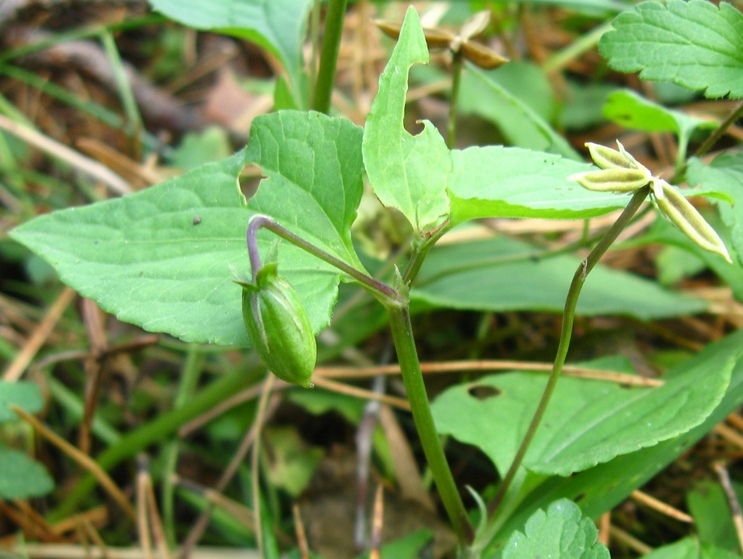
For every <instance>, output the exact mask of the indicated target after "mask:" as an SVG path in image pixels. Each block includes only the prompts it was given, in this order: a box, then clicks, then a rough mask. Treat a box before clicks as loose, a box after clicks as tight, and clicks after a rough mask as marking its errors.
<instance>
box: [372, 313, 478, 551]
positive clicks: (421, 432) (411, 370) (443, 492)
mask: <svg viewBox="0 0 743 559" xmlns="http://www.w3.org/2000/svg"><path fill="white" fill-rule="evenodd" d="M386 308H387V313H388V315H389V317H390V328H391V330H392V339H393V340H394V343H395V349H396V351H397V360H398V362H399V364H400V370H401V371H402V378H403V382H404V383H405V390H406V391H407V396H408V401H409V402H410V408H411V410H412V412H413V421H414V422H415V428H416V430H417V431H418V437H419V438H420V442H421V445H422V447H423V453H424V454H425V455H426V460H427V462H428V467H429V468H430V469H431V473H432V474H433V479H434V482H435V483H436V488H437V489H438V492H439V495H440V497H441V502H442V503H443V505H444V509H446V513H447V515H448V516H449V520H450V521H451V523H452V527H453V528H454V532H455V533H456V534H457V538H458V539H459V543H460V546H461V547H465V546H467V545H469V543H470V542H471V541H472V538H473V530H472V526H471V525H470V522H469V518H468V516H467V510H466V509H465V508H464V503H463V502H462V499H461V497H460V496H459V491H458V490H457V485H456V483H455V482H454V476H453V475H452V473H451V469H450V468H449V464H448V463H447V461H446V456H445V455H444V449H443V447H442V446H441V441H440V439H439V434H438V432H437V431H436V426H435V425H434V422H433V416H432V415H431V408H430V406H429V404H428V394H427V393H426V386H425V384H424V383H423V374H422V373H421V368H420V363H419V361H418V353H417V351H416V348H415V340H414V339H413V329H412V325H411V324H410V312H409V308H408V303H407V301H405V302H402V303H401V302H397V303H390V304H388V305H386Z"/></svg>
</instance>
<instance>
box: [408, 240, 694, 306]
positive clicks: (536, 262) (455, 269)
mask: <svg viewBox="0 0 743 559" xmlns="http://www.w3.org/2000/svg"><path fill="white" fill-rule="evenodd" d="M540 254H541V250H540V249H538V248H537V247H535V246H533V245H530V244H529V243H525V242H523V241H518V240H515V239H509V238H507V237H496V238H492V239H486V240H478V241H471V242H466V243H456V244H449V245H447V244H444V245H441V246H436V247H435V248H434V249H433V250H432V251H431V253H430V254H429V256H428V258H427V259H426V262H425V263H424V264H423V267H422V268H421V271H420V274H419V276H418V279H417V281H416V284H415V286H414V289H413V291H412V292H411V297H412V300H413V301H414V302H417V303H423V304H426V305H429V306H437V307H446V308H455V309H467V310H480V311H495V312H504V311H514V310H534V311H549V312H561V311H562V310H563V307H564V306H565V296H566V294H567V291H568V287H569V286H570V281H571V280H572V277H573V274H574V273H575V270H576V269H577V268H578V264H579V263H580V259H579V258H577V257H575V256H570V255H558V256H551V257H549V258H540ZM706 308H707V305H706V303H705V302H704V301H702V300H701V299H695V298H691V297H688V296H685V295H680V294H677V293H674V292H672V291H668V290H665V289H662V288H660V287H659V286H658V285H657V283H656V282H652V281H649V280H646V279H643V278H640V277H638V276H634V275H632V274H629V273H627V272H624V271H621V270H614V269H610V268H606V267H604V266H602V265H601V264H599V265H598V266H596V268H595V269H594V270H593V271H592V272H591V274H590V275H589V276H588V279H587V281H586V283H585V285H584V287H583V291H582V293H581V297H580V299H579V300H578V310H577V312H578V314H579V315H583V316H597V315H608V314H620V315H629V316H634V317H636V318H639V319H641V320H652V319H659V318H664V317H671V316H681V315H686V314H693V313H697V312H701V311H703V310H704V309H706Z"/></svg>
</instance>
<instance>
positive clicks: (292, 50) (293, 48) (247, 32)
mask: <svg viewBox="0 0 743 559" xmlns="http://www.w3.org/2000/svg"><path fill="white" fill-rule="evenodd" d="M150 4H152V7H153V8H154V9H155V10H157V11H158V12H162V13H163V14H165V15H166V16H168V17H169V18H171V19H174V20H175V21H178V22H180V23H183V24H184V25H188V26H189V27H193V28H194V29H210V30H214V31H220V32H222V33H226V34H229V35H233V36H235V37H240V38H242V39H247V40H249V41H252V42H254V43H256V44H258V45H260V46H262V47H263V48H265V49H268V50H269V51H270V52H272V53H273V54H275V55H276V56H278V58H279V60H281V62H282V63H283V64H284V67H285V68H286V69H287V71H288V73H289V75H290V76H292V79H293V80H298V77H299V74H300V72H301V70H302V51H301V48H302V43H303V41H304V29H305V25H306V21H307V14H308V13H309V9H310V6H311V5H312V0H219V1H214V0H188V2H183V1H182V0H150Z"/></svg>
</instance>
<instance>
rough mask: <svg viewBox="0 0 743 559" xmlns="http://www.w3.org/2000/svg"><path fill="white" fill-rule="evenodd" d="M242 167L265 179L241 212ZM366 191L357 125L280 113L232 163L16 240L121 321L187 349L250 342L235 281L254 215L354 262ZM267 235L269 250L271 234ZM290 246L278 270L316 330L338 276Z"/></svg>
mask: <svg viewBox="0 0 743 559" xmlns="http://www.w3.org/2000/svg"><path fill="white" fill-rule="evenodd" d="M279 154H280V156H279ZM247 163H255V164H257V165H260V166H261V168H262V170H263V173H264V175H266V176H267V177H268V180H266V181H264V183H263V184H262V185H261V186H260V188H259V190H258V194H256V195H255V197H254V198H252V199H251V201H250V203H249V204H247V206H246V203H245V199H244V197H243V196H242V194H241V193H240V190H239V187H238V182H237V178H238V174H239V173H240V170H241V169H242V167H243V166H244V165H245V164H247ZM361 189H362V183H361V129H359V128H358V127H356V126H354V125H353V124H352V123H350V122H349V121H347V120H344V119H332V118H329V117H326V116H324V115H320V114H318V113H300V112H279V113H273V114H270V115H266V116H263V117H260V118H258V119H256V121H255V122H254V123H253V126H252V128H251V139H250V142H249V145H248V148H246V149H245V150H243V151H241V152H239V153H237V154H236V155H234V156H232V157H231V158H229V159H226V160H224V161H221V162H218V163H212V164H208V165H205V166H203V167H199V168H197V169H194V170H193V171H190V172H188V173H187V174H185V175H183V176H182V177H179V178H176V179H173V180H170V181H167V182H165V183H162V184H160V185H157V186H155V187H152V188H149V189H147V190H144V191H142V192H139V193H137V194H134V195H131V196H127V197H125V198H121V199H117V200H110V201H106V202H102V203H99V204H94V205H91V206H87V207H83V208H72V209H68V210H62V211H59V212H54V213H52V214H49V215H45V216H41V217H39V218H36V219H34V220H32V221H30V222H28V223H26V224H24V225H22V226H20V227H18V228H16V229H14V230H13V231H11V233H10V235H11V236H12V237H13V238H14V239H16V240H18V241H20V242H21V243H23V244H25V245H27V246H28V247H29V248H31V249H32V250H33V251H34V252H36V253H38V254H39V255H41V256H42V257H43V258H44V259H46V260H47V261H48V262H49V263H50V264H52V265H53V266H54V267H55V268H56V270H57V272H58V273H59V275H60V277H61V278H62V281H64V282H65V283H67V284H68V285H70V286H72V287H73V288H75V289H76V290H77V291H79V292H80V293H81V294H82V295H83V296H85V297H90V298H92V299H94V300H95V301H97V302H98V303H99V304H100V305H101V307H102V308H104V309H105V310H107V311H109V312H112V313H114V314H116V315H117V316H118V317H119V318H120V319H121V320H124V321H127V322H132V323H134V324H137V325H139V326H141V327H143V328H144V329H146V330H150V331H154V332H166V333H169V334H171V335H173V336H176V337H178V338H181V339H183V340H184V341H189V342H204V343H218V344H224V345H247V344H248V339H247V334H246V332H245V329H244V326H243V322H242V311H241V290H240V287H239V286H238V285H237V284H235V283H234V282H233V281H232V280H233V279H234V278H235V277H236V276H238V277H239V276H241V275H243V276H247V275H248V274H249V266H248V259H247V252H246V244H245V231H246V227H247V222H248V219H249V218H250V216H251V215H253V213H255V212H260V213H263V214H267V215H269V216H273V217H276V219H277V220H278V221H279V222H280V223H282V224H283V225H285V226H286V227H287V228H289V229H291V230H293V231H294V232H295V233H298V234H302V235H303V236H304V235H307V236H310V238H312V239H313V240H315V241H316V242H317V244H318V245H319V246H320V247H321V248H323V249H325V250H326V251H328V252H330V253H332V254H334V255H337V256H338V257H339V258H342V259H345V260H347V261H349V263H350V264H352V265H357V263H358V260H357V259H356V258H355V256H354V254H353V249H352V247H351V246H350V238H349V236H348V232H347V231H346V230H345V229H344V228H345V225H346V224H347V223H349V222H350V221H352V219H353V215H354V212H355V210H356V205H357V204H358V201H359V198H360V195H361ZM262 233H266V234H265V235H262V236H260V239H261V244H262V245H264V251H265V250H266V248H267V247H266V246H265V245H268V244H272V243H273V242H274V241H275V237H271V236H270V235H269V234H268V233H267V232H262ZM284 245H285V244H284V243H282V245H281V247H280V249H279V271H280V273H281V274H282V275H284V276H286V277H287V279H288V280H289V281H290V282H291V283H292V285H293V286H294V288H295V289H296V291H297V294H298V296H299V298H300V300H301V301H302V303H303V305H304V306H305V308H306V310H307V313H308V315H309V317H310V321H311V323H312V325H313V328H314V329H315V330H319V329H320V328H322V327H323V326H324V325H325V324H327V322H328V321H329V318H330V312H331V309H332V306H333V303H334V301H335V299H336V296H337V285H338V281H339V273H338V271H337V270H335V269H334V268H331V267H330V266H329V265H327V264H325V263H323V262H321V261H319V260H318V259H317V258H315V257H312V256H310V255H308V254H307V253H305V252H303V251H300V250H298V249H295V248H294V247H291V246H284Z"/></svg>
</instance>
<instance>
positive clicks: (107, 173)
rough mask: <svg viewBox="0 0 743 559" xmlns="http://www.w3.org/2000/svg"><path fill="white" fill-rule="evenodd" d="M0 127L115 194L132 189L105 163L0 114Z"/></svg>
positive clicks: (128, 191)
mask: <svg viewBox="0 0 743 559" xmlns="http://www.w3.org/2000/svg"><path fill="white" fill-rule="evenodd" d="M0 129H3V130H5V131H7V132H10V133H11V134H13V135H15V136H17V137H19V138H20V139H21V140H23V141H25V142H28V143H29V144H31V145H33V146H34V147H36V148H38V149H40V150H42V151H44V152H46V153H48V154H49V155H51V156H52V157H54V158H56V159H59V160H60V161H63V162H65V163H67V164H69V165H71V166H72V167H74V168H75V169H77V170H78V171H81V172H82V173H85V174H86V175H88V176H89V177H91V178H93V179H95V180H97V181H100V182H102V183H103V184H105V185H106V186H107V187H108V188H110V189H111V191H112V192H114V193H116V194H122V195H123V194H129V193H130V192H131V191H132V189H131V187H130V186H129V183H127V182H126V181H125V180H124V179H122V178H121V177H120V176H119V175H117V174H116V173H114V172H113V171H111V169H109V168H108V167H106V166H105V165H101V164H100V163H98V162H97V161H94V160H92V159H90V158H89V157H85V156H84V155H82V154H80V153H79V152H77V151H75V150H74V149H71V148H68V147H67V146H65V145H64V144H60V143H59V142H57V141H56V140H53V139H51V138H49V137H48V136H45V135H44V134H41V133H40V132H37V131H36V130H34V129H32V128H29V127H27V126H23V125H22V124H18V123H17V122H13V121H12V120H10V119H9V118H7V117H5V116H3V115H0Z"/></svg>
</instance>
